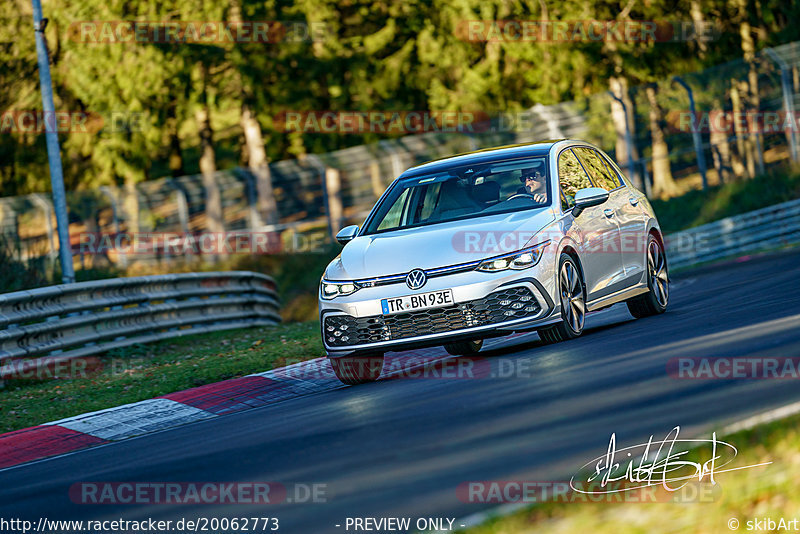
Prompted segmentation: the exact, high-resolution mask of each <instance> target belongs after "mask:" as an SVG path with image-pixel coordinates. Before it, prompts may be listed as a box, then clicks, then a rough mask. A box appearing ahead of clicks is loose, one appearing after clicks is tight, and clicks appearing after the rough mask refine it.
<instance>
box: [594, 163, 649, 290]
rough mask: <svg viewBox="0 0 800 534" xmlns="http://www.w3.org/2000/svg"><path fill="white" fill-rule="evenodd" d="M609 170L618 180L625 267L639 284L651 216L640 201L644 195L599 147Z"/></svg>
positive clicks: (618, 214) (619, 213)
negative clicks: (648, 220) (627, 183)
mask: <svg viewBox="0 0 800 534" xmlns="http://www.w3.org/2000/svg"><path fill="white" fill-rule="evenodd" d="M598 152H599V153H600V155H601V156H602V158H603V163H605V164H606V168H607V169H608V175H609V179H610V180H613V181H615V183H616V184H617V185H616V187H617V188H619V189H618V190H616V191H615V194H616V196H617V201H618V208H617V209H618V212H617V220H618V221H619V229H620V237H621V241H622V249H621V250H622V266H623V268H624V269H625V278H626V279H627V280H628V281H629V282H631V283H635V282H637V281H638V280H640V279H641V278H642V273H643V272H644V269H645V261H646V260H645V252H646V251H645V247H646V246H647V234H646V233H645V230H646V229H647V217H646V216H645V212H644V210H643V209H642V206H640V205H639V203H640V202H641V201H642V199H643V198H644V196H643V195H642V194H641V193H640V192H639V191H638V190H636V189H635V188H633V187H630V186H629V185H626V184H625V183H624V180H623V177H622V173H621V172H620V170H619V168H617V167H616V166H615V165H614V164H613V162H612V161H611V158H609V157H608V155H607V154H604V153H603V152H602V151H600V150H598Z"/></svg>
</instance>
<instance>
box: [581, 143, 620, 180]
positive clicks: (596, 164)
mask: <svg viewBox="0 0 800 534" xmlns="http://www.w3.org/2000/svg"><path fill="white" fill-rule="evenodd" d="M573 150H574V151H575V153H576V154H577V155H578V158H579V159H580V160H581V163H583V166H584V167H585V168H586V172H588V173H589V177H590V178H591V179H592V182H594V183H595V185H597V187H602V188H603V189H605V190H606V191H611V190H612V189H616V188H617V187H619V186H620V185H621V184H620V182H619V178H617V176H616V174H614V173H612V172H611V170H610V169H609V168H608V167H607V166H606V164H605V162H603V160H602V158H601V157H600V154H598V153H597V151H596V150H594V149H591V148H584V147H578V148H573Z"/></svg>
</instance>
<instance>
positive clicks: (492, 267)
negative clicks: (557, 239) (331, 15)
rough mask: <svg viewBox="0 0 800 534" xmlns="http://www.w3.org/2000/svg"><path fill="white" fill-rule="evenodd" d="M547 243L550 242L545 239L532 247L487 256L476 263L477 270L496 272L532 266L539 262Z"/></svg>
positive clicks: (519, 269) (518, 269)
mask: <svg viewBox="0 0 800 534" xmlns="http://www.w3.org/2000/svg"><path fill="white" fill-rule="evenodd" d="M548 244H550V241H545V242H544V243H539V244H538V245H536V246H534V247H530V248H526V249H523V250H518V251H517V252H512V253H511V254H504V255H503V256H497V257H495V258H489V259H488V260H484V261H482V262H481V264H480V265H478V270H479V271H483V272H485V273H497V272H500V271H507V270H508V269H512V270H515V271H521V270H522V269H527V268H528V267H533V266H534V265H536V264H537V263H539V259H540V258H541V257H542V254H543V253H544V249H545V247H546V246H547V245H548Z"/></svg>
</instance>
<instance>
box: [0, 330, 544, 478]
mask: <svg viewBox="0 0 800 534" xmlns="http://www.w3.org/2000/svg"><path fill="white" fill-rule="evenodd" d="M521 335H531V334H517V335H513V336H507V337H505V338H498V339H495V340H489V341H487V344H486V346H487V348H490V347H492V346H496V345H497V344H499V343H503V342H505V341H507V340H508V339H510V338H512V337H513V338H516V337H519V336H521ZM450 358H452V356H450V355H448V354H447V353H446V352H444V350H442V349H440V348H431V349H423V350H417V351H408V352H403V353H398V354H394V353H389V354H387V355H386V363H385V365H384V369H388V370H389V372H388V373H387V374H386V375H385V376H384V377H382V378H386V379H389V378H392V377H393V376H397V375H400V374H402V373H407V372H409V371H412V370H414V369H417V368H420V367H429V366H436V365H438V364H439V363H440V362H444V361H445V360H448V359H450ZM342 387H345V386H343V385H342V384H341V383H340V382H339V381H338V380H337V379H336V376H335V375H334V373H333V369H332V368H331V365H330V362H329V361H328V360H327V358H315V359H313V360H307V361H303V362H298V363H295V364H292V365H289V366H287V367H282V368H279V369H273V370H271V371H267V372H264V373H256V374H252V375H248V376H243V377H241V378H233V379H230V380H225V381H223V382H217V383H214V384H207V385H205V386H200V387H196V388H192V389H187V390H184V391H178V392H175V393H170V394H168V395H164V396H162V397H158V398H155V399H148V400H143V401H139V402H134V403H132V404H125V405H123V406H116V407H114V408H108V409H106V410H100V411H97V412H90V413H85V414H81V415H76V416H74V417H68V418H66V419H61V420H59V421H52V422H50V423H45V424H42V425H39V426H35V427H31V428H25V429H22V430H17V431H14V432H9V433H7V434H0V469H3V468H8V467H13V466H16V465H19V464H22V463H26V462H31V461H34V460H39V459H42V458H47V457H51V456H58V455H60V454H65V453H69V452H74V451H77V450H81V449H86V448H89V447H93V446H96V445H102V444H105V443H110V442H114V441H119V440H123V439H127V438H131V437H134V436H141V435H143V434H149V433H152V432H158V431H160V430H165V429H167V428H172V427H175V426H179V425H184V424H187V423H193V422H195V421H201V420H203V419H210V418H214V417H219V416H221V415H225V414H229V413H236V412H241V411H244V410H249V409H251V408H257V407H261V406H266V405H269V404H275V403H277V402H281V401H284V400H288V399H293V398H297V397H302V396H305V395H311V394H314V393H321V392H324V391H331V390H334V389H339V388H342Z"/></svg>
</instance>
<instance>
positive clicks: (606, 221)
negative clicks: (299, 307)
mask: <svg viewBox="0 0 800 534" xmlns="http://www.w3.org/2000/svg"><path fill="white" fill-rule="evenodd" d="M337 240H338V241H339V242H340V243H342V244H344V245H345V246H344V249H343V250H342V252H341V254H340V255H339V256H338V257H337V258H335V259H334V260H333V261H332V262H331V263H330V264H329V265H328V267H327V268H326V269H325V273H324V274H323V277H322V281H321V283H320V289H319V312H320V325H321V328H322V340H323V343H324V346H325V350H326V352H327V354H328V357H329V358H330V361H331V365H332V367H333V370H334V372H335V373H336V376H337V377H338V378H339V379H340V380H341V381H342V382H345V383H348V384H356V383H361V382H368V381H372V380H375V379H377V378H378V376H379V375H380V372H381V370H382V367H383V355H384V353H385V352H388V351H402V350H407V349H410V348H419V347H428V346H435V345H443V346H444V348H445V349H446V350H447V351H448V352H449V353H450V354H454V355H470V354H475V353H477V352H478V351H479V350H480V349H481V347H482V344H483V340H484V339H486V338H489V337H494V336H504V335H508V334H510V333H512V332H520V331H531V330H536V331H537V332H538V334H539V337H540V338H541V339H542V341H543V342H545V343H555V342H558V341H563V340H567V339H572V338H575V337H577V336H579V335H581V332H582V331H583V327H584V323H585V318H586V314H587V313H588V312H592V311H596V310H600V309H602V308H605V307H608V306H611V305H612V304H616V303H619V302H623V301H624V302H626V304H627V306H628V309H629V310H630V312H631V313H632V314H633V315H634V316H635V317H645V316H648V315H655V314H659V313H663V312H664V310H665V309H666V308H667V302H668V298H669V277H668V272H667V259H666V254H665V251H664V241H663V237H662V234H661V230H660V228H659V225H658V221H657V220H656V216H655V214H654V213H653V209H652V207H651V206H650V203H649V202H648V201H647V199H646V198H645V196H644V195H643V194H642V193H641V192H640V191H638V190H637V189H635V188H634V187H633V186H632V185H631V184H630V183H629V182H628V180H627V179H626V177H625V176H624V175H623V173H622V171H621V170H620V169H619V167H618V166H617V165H616V164H615V163H614V161H612V160H611V158H609V157H608V156H607V155H606V154H605V153H603V152H602V151H601V150H599V149H598V148H596V147H594V146H592V145H590V144H588V143H585V142H582V141H575V140H559V141H546V142H540V143H533V144H526V145H515V146H508V147H500V148H495V149H490V150H481V151H477V152H472V153H469V154H462V155H458V156H453V157H449V158H445V159H441V160H436V161H432V162H429V163H425V164H423V165H419V166H416V167H412V168H411V169H409V170H407V171H406V172H404V173H403V174H402V175H401V176H400V177H398V178H397V179H396V180H395V181H394V182H393V183H392V184H391V186H389V188H388V189H387V190H386V191H385V192H384V194H383V195H382V196H381V198H380V199H379V200H378V202H377V203H376V204H375V206H374V207H373V209H372V211H371V212H370V214H369V215H368V216H367V219H366V220H365V221H364V224H363V225H362V226H361V227H358V226H349V227H347V228H344V229H343V230H342V231H341V232H339V234H338V235H337Z"/></svg>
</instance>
